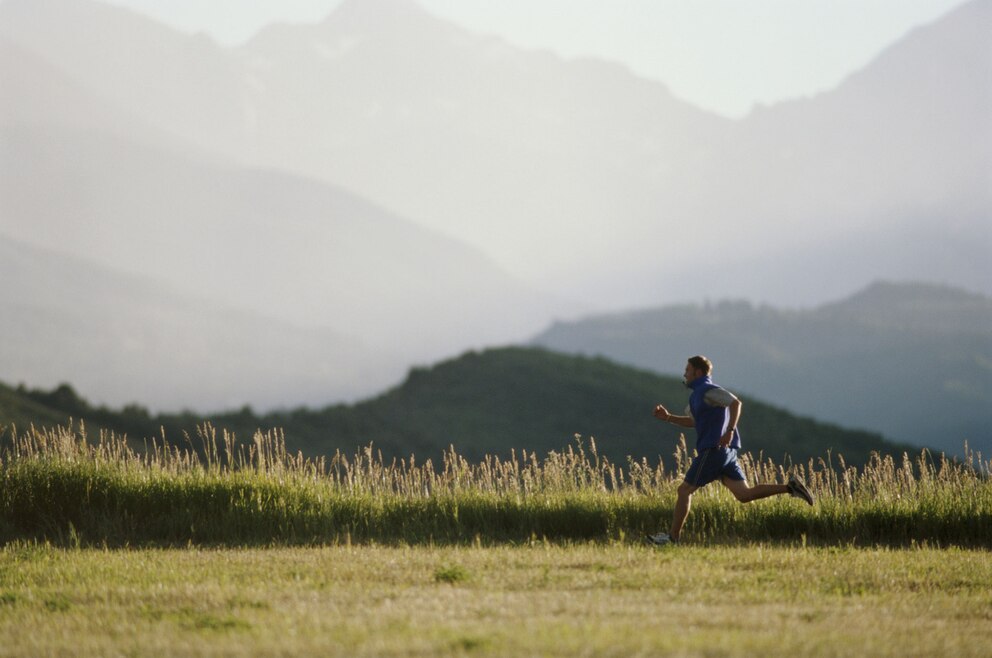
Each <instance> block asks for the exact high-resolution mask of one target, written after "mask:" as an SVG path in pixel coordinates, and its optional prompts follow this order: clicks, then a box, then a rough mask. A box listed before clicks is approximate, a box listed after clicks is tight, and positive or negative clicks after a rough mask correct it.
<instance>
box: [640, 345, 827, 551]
mask: <svg viewBox="0 0 992 658" xmlns="http://www.w3.org/2000/svg"><path fill="white" fill-rule="evenodd" d="M711 372H713V363H712V362H711V361H710V360H709V359H707V358H706V357H705V356H694V357H692V358H691V359H689V362H688V363H686V366H685V379H684V380H683V381H684V383H685V385H686V386H687V387H688V388H690V389H692V393H690V394H689V406H688V408H687V412H688V413H687V415H685V416H676V415H674V414H672V413H670V412H669V411H668V409H666V408H665V407H664V406H663V405H660V404H659V405H658V406H657V407H655V408H654V415H655V418H658V419H660V420H663V421H665V422H668V423H672V424H673V425H678V426H679V427H686V428H689V427H692V428H695V429H696V453H697V456H696V457H695V458H694V459H693V460H692V463H691V464H690V465H689V470H688V471H686V474H685V480H683V482H682V484H680V485H679V489H678V498H677V499H676V501H675V512H674V513H673V514H672V527H671V529H670V530H669V532H659V533H658V534H656V535H648V537H647V540H648V541H649V542H651V543H652V544H657V545H659V546H664V545H666V544H677V543H678V541H679V535H680V534H681V533H682V526H683V525H685V520H686V518H687V517H688V516H689V508H690V506H691V505H692V494H693V493H695V491H696V490H697V489H699V488H700V487H705V486H706V485H707V484H709V483H710V482H713V481H714V480H719V481H720V482H722V483H723V486H725V487H727V488H728V489H730V491H731V493H733V494H734V497H735V498H737V500H739V501H740V502H742V503H749V502H751V501H752V500H758V499H760V498H768V497H769V496H778V495H781V494H789V495H791V496H795V497H796V498H802V499H803V500H805V501H806V502H807V503H808V504H810V505H812V504H813V494H811V493H810V492H809V489H807V488H806V485H805V483H803V481H802V480H800V479H799V478H797V477H795V476H792V477H790V478H789V483H788V484H759V485H756V486H754V487H750V486H748V484H747V478H746V477H745V476H744V471H743V470H741V467H740V464H738V463H737V451H738V450H740V449H741V434H740V432H739V431H738V430H737V423H738V421H740V419H741V409H742V407H743V405H742V404H741V401H740V400H739V399H737V397H736V396H735V395H734V394H733V393H731V392H730V391H727V390H726V389H723V388H720V387H719V386H717V385H716V384H714V383H713V380H712V379H711V378H710V373H711Z"/></svg>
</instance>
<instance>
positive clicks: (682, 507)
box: [668, 482, 698, 541]
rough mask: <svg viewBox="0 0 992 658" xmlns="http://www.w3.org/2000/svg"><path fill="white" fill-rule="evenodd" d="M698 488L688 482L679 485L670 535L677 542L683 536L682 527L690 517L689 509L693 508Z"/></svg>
mask: <svg viewBox="0 0 992 658" xmlns="http://www.w3.org/2000/svg"><path fill="white" fill-rule="evenodd" d="M697 488H698V487H694V486H692V485H691V484H689V483H688V482H683V483H682V484H680V485H679V489H678V498H676V500H675V511H674V512H673V513H672V529H671V531H669V533H668V534H669V535H670V536H671V538H672V539H674V540H675V541H678V540H679V535H680V534H682V526H684V525H685V520H686V519H687V518H688V517H689V508H690V507H692V494H693V493H694V492H695V491H696V489H697Z"/></svg>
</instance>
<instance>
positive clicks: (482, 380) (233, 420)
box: [0, 348, 906, 468]
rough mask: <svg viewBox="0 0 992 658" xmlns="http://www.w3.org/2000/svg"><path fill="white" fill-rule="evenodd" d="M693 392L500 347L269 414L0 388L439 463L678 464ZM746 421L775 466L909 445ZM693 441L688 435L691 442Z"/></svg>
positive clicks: (11, 393) (141, 416)
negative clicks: (344, 401)
mask: <svg viewBox="0 0 992 658" xmlns="http://www.w3.org/2000/svg"><path fill="white" fill-rule="evenodd" d="M686 397H687V392H686V390H685V388H684V387H683V386H682V385H681V383H680V382H679V381H678V380H677V379H675V378H670V377H661V376H658V375H654V374H651V373H648V372H644V371H639V370H634V369H631V368H627V367H622V366H618V365H616V364H613V363H610V362H608V361H606V360H603V359H586V358H581V357H573V356H566V355H561V354H554V353H551V352H547V351H544V350H537V349H524V348H504V349H493V350H486V351H484V352H481V353H479V352H469V353H466V354H463V355H461V356H459V357H457V358H453V359H448V360H446V361H443V362H440V363H437V364H435V365H433V366H431V367H428V368H417V369H414V370H412V371H411V372H410V374H409V376H408V377H407V378H406V380H405V381H404V382H403V383H402V384H400V385H399V386H396V387H395V388H393V389H390V390H389V391H387V392H385V393H383V394H381V395H379V396H377V397H374V398H371V399H368V400H365V401H363V402H360V403H357V404H354V405H335V406H331V407H325V408H322V409H295V410H291V411H285V412H279V413H273V414H267V415H263V416H257V415H255V414H253V413H252V412H251V410H248V409H242V410H240V411H237V412H233V413H226V414H225V413H221V414H213V415H210V416H195V415H181V416H177V415H165V416H150V415H148V414H147V413H146V412H145V411H144V410H143V409H141V408H140V407H130V408H128V409H124V410H122V411H120V412H116V411H113V410H109V409H94V408H92V407H91V406H89V405H88V404H87V403H86V401H85V400H83V399H81V398H80V397H79V396H78V395H77V394H76V393H75V391H73V390H72V389H71V387H65V386H63V387H60V388H59V389H57V390H54V391H51V392H47V391H37V390H27V389H23V388H22V389H18V390H16V391H15V390H13V389H10V388H9V387H4V386H3V385H0V414H3V415H2V416H0V426H2V425H4V424H9V423H11V422H15V421H19V422H20V425H21V426H23V425H24V424H25V423H26V422H27V421H28V420H29V419H32V420H33V419H35V418H38V417H39V416H42V418H40V420H41V421H44V422H52V421H51V418H53V417H54V418H58V417H59V414H62V418H63V419H64V418H67V417H68V416H70V415H71V416H73V417H74V418H76V419H77V420H78V419H80V418H83V419H87V427H88V428H89V431H90V433H95V431H96V428H97V427H103V428H108V429H113V430H115V431H118V432H121V431H124V432H127V433H128V436H129V437H130V438H132V439H137V440H138V444H139V445H140V444H141V438H142V437H143V436H149V435H151V436H159V434H160V430H159V428H162V427H164V428H165V432H166V436H167V437H171V439H172V440H173V441H177V440H180V438H179V437H181V436H182V432H183V431H187V432H189V433H190V434H191V435H195V432H194V427H195V426H196V425H197V423H199V422H202V420H203V419H204V418H208V419H210V420H211V421H212V422H213V423H214V425H215V426H216V427H218V428H224V429H229V430H231V431H234V432H235V433H236V435H237V436H238V437H239V438H240V439H241V440H247V439H249V438H250V437H251V435H252V433H253V432H254V431H255V430H256V429H257V428H261V429H266V430H267V429H270V428H282V429H284V430H285V436H286V441H287V447H288V448H289V450H290V452H295V451H296V450H302V451H303V452H304V453H305V454H307V455H332V454H334V452H335V451H336V450H341V451H342V452H343V453H345V454H346V455H352V454H354V453H355V452H357V451H360V450H362V449H364V448H366V447H368V446H369V445H371V446H372V449H373V450H375V451H376V452H381V453H382V454H383V456H384V457H385V458H386V459H387V460H389V459H392V458H397V459H408V458H409V457H410V456H411V455H414V456H416V458H417V462H418V463H423V462H424V461H425V460H427V459H433V460H436V461H435V463H438V462H439V461H440V459H441V455H442V453H443V452H445V451H447V450H448V448H449V446H452V445H453V446H454V447H455V450H456V451H457V452H458V453H459V454H460V455H462V456H464V457H466V458H468V459H471V460H479V459H481V458H482V457H484V456H485V455H487V454H488V455H500V456H508V455H509V454H510V452H511V450H513V451H515V452H516V454H517V456H518V457H519V456H520V454H521V450H526V451H528V453H533V454H536V455H537V456H538V458H541V457H543V456H544V455H546V454H547V453H548V452H549V451H552V450H557V451H561V450H567V449H568V447H569V446H574V445H575V434H580V435H582V436H583V440H584V444H585V446H586V449H588V448H589V440H590V437H593V438H595V440H596V444H597V449H598V452H599V454H600V455H606V456H608V457H609V458H610V459H612V460H614V461H616V462H618V463H621V464H623V463H626V457H627V456H628V455H630V456H632V457H634V459H637V460H640V459H641V458H647V459H648V460H650V461H651V462H652V463H653V462H655V461H656V460H657V459H658V458H659V457H661V458H662V459H663V460H664V461H665V463H666V465H668V467H669V468H670V467H671V466H672V459H671V456H672V453H673V452H674V450H675V447H676V445H677V442H678V437H679V434H680V432H681V430H679V429H678V428H676V427H674V426H672V425H667V424H664V423H661V422H660V421H658V420H657V419H655V418H654V417H653V416H652V415H651V411H652V409H653V407H654V404H656V403H657V402H665V403H666V404H670V405H673V406H677V405H680V404H682V403H683V402H684V400H685V399H686ZM39 407H40V408H39ZM56 422H62V423H64V422H65V420H61V421H56ZM741 428H742V432H744V435H745V449H746V450H748V451H751V452H753V453H754V454H755V455H758V454H759V453H761V454H763V456H764V457H766V458H767V457H770V458H772V459H775V460H776V461H777V462H779V463H782V462H783V461H786V460H787V459H789V458H791V459H793V460H795V461H806V460H807V459H811V458H813V459H816V458H826V455H827V452H828V451H830V452H831V453H832V454H833V455H835V456H836V455H837V454H843V455H844V456H845V458H846V459H847V462H848V463H853V464H858V463H863V462H864V461H865V460H866V459H867V458H868V455H869V454H870V452H871V451H879V452H883V453H890V454H898V453H899V452H901V451H902V450H905V449H906V446H902V445H898V444H893V443H889V442H886V441H884V440H883V439H882V437H881V436H879V435H877V434H872V433H868V432H862V431H856V430H847V429H841V428H839V427H837V426H833V425H827V424H823V423H819V422H816V421H813V420H810V419H806V418H798V417H796V416H794V415H792V414H790V413H788V412H785V411H783V410H781V409H778V408H775V407H771V406H769V405H767V404H764V403H762V402H759V401H748V403H747V411H746V418H745V419H743V420H742V423H741ZM693 440H694V437H693V436H692V434H691V432H690V433H689V436H688V441H689V443H690V446H691V444H692V442H693Z"/></svg>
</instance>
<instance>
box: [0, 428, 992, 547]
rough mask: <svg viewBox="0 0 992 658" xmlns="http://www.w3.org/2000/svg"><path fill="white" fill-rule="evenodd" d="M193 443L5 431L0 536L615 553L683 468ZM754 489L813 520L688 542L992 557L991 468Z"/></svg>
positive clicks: (714, 503)
mask: <svg viewBox="0 0 992 658" xmlns="http://www.w3.org/2000/svg"><path fill="white" fill-rule="evenodd" d="M200 441H201V442H202V445H200V446H198V449H197V450H195V451H194V450H193V449H192V445H190V446H187V447H186V448H183V449H180V448H179V447H177V446H170V445H167V444H162V443H157V442H155V443H152V444H151V445H150V446H149V447H148V449H147V450H146V451H142V452H135V451H133V450H132V449H131V448H130V447H129V445H128V444H127V442H125V441H124V440H123V439H121V438H118V437H116V436H114V435H110V434H101V435H100V437H99V438H98V439H97V440H91V439H90V438H89V437H87V435H86V433H85V430H84V429H83V428H81V427H79V428H75V429H70V428H57V429H55V430H50V431H37V430H33V431H31V432H28V433H25V434H21V435H13V434H7V435H6V437H5V445H4V447H3V448H2V450H0V485H2V486H0V539H2V540H5V541H12V540H27V541H42V542H51V543H54V544H57V545H61V546H102V545H107V546H138V545H159V546H175V545H187V544H190V543H193V544H202V545H270V544H284V545H300V544H304V545H320V544H334V543H348V542H364V543H369V542H379V543H393V544H402V543H410V544H418V543H419V544H425V543H426V544H431V543H473V542H481V543H483V544H487V545H489V544H496V543H520V542H527V541H530V540H532V539H535V538H537V539H542V538H546V539H549V540H552V541H587V540H598V541H628V540H631V539H633V540H635V541H636V540H638V539H639V538H640V537H641V536H642V535H643V534H644V533H646V532H650V531H656V530H658V529H659V528H663V527H666V526H667V524H668V520H669V518H670V516H671V511H672V507H673V505H674V500H675V488H676V486H677V484H678V481H679V479H680V474H681V473H682V472H683V471H684V469H685V466H686V463H687V461H688V458H689V455H688V453H687V451H686V449H685V447H684V445H683V446H681V447H680V448H679V449H678V450H677V452H676V454H675V457H674V460H673V463H672V466H671V467H670V468H667V469H666V468H665V466H664V464H662V463H658V464H650V463H648V462H647V461H641V462H633V461H631V462H628V463H627V464H625V465H617V464H614V463H611V462H610V461H608V460H605V459H602V458H601V457H600V456H599V455H598V454H597V453H596V447H595V443H594V442H593V441H589V442H588V444H583V443H581V442H580V443H577V444H576V446H575V447H574V448H570V449H569V450H567V451H565V452H561V453H557V452H553V453H550V454H548V455H547V456H545V457H544V458H538V456H537V455H533V454H527V453H524V454H521V455H519V456H516V455H515V456H513V457H512V458H511V459H508V460H499V459H496V458H487V459H486V460H484V461H482V462H480V463H475V464H472V463H469V462H467V461H466V460H464V459H463V458H461V457H459V456H458V455H456V454H454V453H449V454H447V455H446V456H445V459H444V461H443V463H442V464H438V465H434V464H432V463H431V462H426V463H424V464H418V463H408V462H391V463H388V464H386V463H383V462H382V461H381V459H379V458H377V456H376V455H375V454H374V453H373V452H372V451H371V450H367V451H365V452H364V453H361V454H358V455H355V456H353V457H350V458H349V457H346V456H344V455H342V454H340V453H338V454H336V455H334V456H333V457H332V458H331V459H329V460H323V459H319V460H310V459H306V458H304V457H303V456H302V455H299V454H297V455H292V454H290V453H289V452H287V451H286V448H285V439H284V438H283V437H282V436H281V435H280V434H278V433H268V434H265V435H263V434H257V435H256V436H255V438H254V441H253V442H252V443H251V444H250V445H248V446H245V445H238V444H237V443H236V442H235V441H234V437H232V436H230V435H227V434H224V435H222V436H220V437H218V436H217V435H216V433H215V432H214V431H213V430H212V428H210V427H204V428H203V429H202V431H201V435H200ZM744 462H745V470H746V471H747V472H748V475H749V478H750V479H751V481H752V483H754V482H783V481H785V479H786V478H787V477H788V475H789V474H790V473H796V474H798V475H800V476H801V477H803V478H804V479H805V480H806V481H807V482H808V483H809V485H810V487H811V488H812V489H813V491H814V492H815V493H816V494H817V496H818V503H817V505H816V506H815V507H813V508H809V507H807V506H805V505H804V504H802V503H801V502H800V501H798V500H796V499H794V498H790V497H786V496H780V497H776V498H773V499H768V500H763V501H758V502H755V503H751V504H748V505H741V504H740V503H738V502H737V501H736V500H734V499H733V498H732V497H731V496H730V494H729V493H728V492H727V491H726V490H724V489H723V488H722V487H718V486H711V487H706V488H705V489H703V490H702V491H701V492H699V493H697V494H696V496H695V498H694V504H693V511H692V515H691V516H690V518H689V524H688V526H687V532H686V534H685V535H684V536H683V540H685V541H688V542H692V543H697V544H713V543H725V544H734V543H748V542H753V541H765V542H786V543H791V542H795V541H797V540H799V539H802V540H803V541H805V542H807V543H809V544H815V545H851V544H853V545H861V546H874V545H890V546H912V545H914V544H924V543H925V544H928V545H932V546H973V547H985V548H989V547H992V483H990V480H989V477H988V475H989V464H988V463H985V462H982V461H981V460H980V459H977V460H976V459H972V460H971V461H970V462H964V463H958V462H951V461H947V460H945V459H943V458H940V459H936V460H934V459H932V458H931V457H930V456H929V455H928V454H927V453H923V454H921V455H919V456H918V457H917V458H915V459H911V458H910V457H909V456H906V457H904V459H903V461H902V462H901V463H897V462H896V461H895V460H893V459H892V458H891V457H884V458H882V457H877V458H875V459H873V460H872V461H870V462H869V464H868V465H867V466H866V467H865V468H864V469H863V470H857V469H855V468H852V467H848V466H846V465H845V464H844V462H843V459H842V458H840V457H838V458H836V460H833V459H831V463H828V462H827V461H825V460H820V461H819V462H816V463H814V462H813V461H812V460H811V461H810V462H809V463H807V464H800V465H795V466H792V467H790V469H788V470H786V469H785V468H782V467H780V466H776V465H775V464H773V463H771V462H770V461H764V462H759V461H757V460H755V459H752V458H750V457H747V456H746V457H745V459H744Z"/></svg>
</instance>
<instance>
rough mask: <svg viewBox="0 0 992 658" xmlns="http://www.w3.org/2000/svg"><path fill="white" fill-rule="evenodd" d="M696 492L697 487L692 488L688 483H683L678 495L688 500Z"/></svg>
mask: <svg viewBox="0 0 992 658" xmlns="http://www.w3.org/2000/svg"><path fill="white" fill-rule="evenodd" d="M695 491H696V487H694V486H692V485H691V484H689V483H688V482H682V484H680V485H679V488H678V494H679V497H680V498H688V497H689V496H691V495H692V494H693V492H695Z"/></svg>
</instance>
